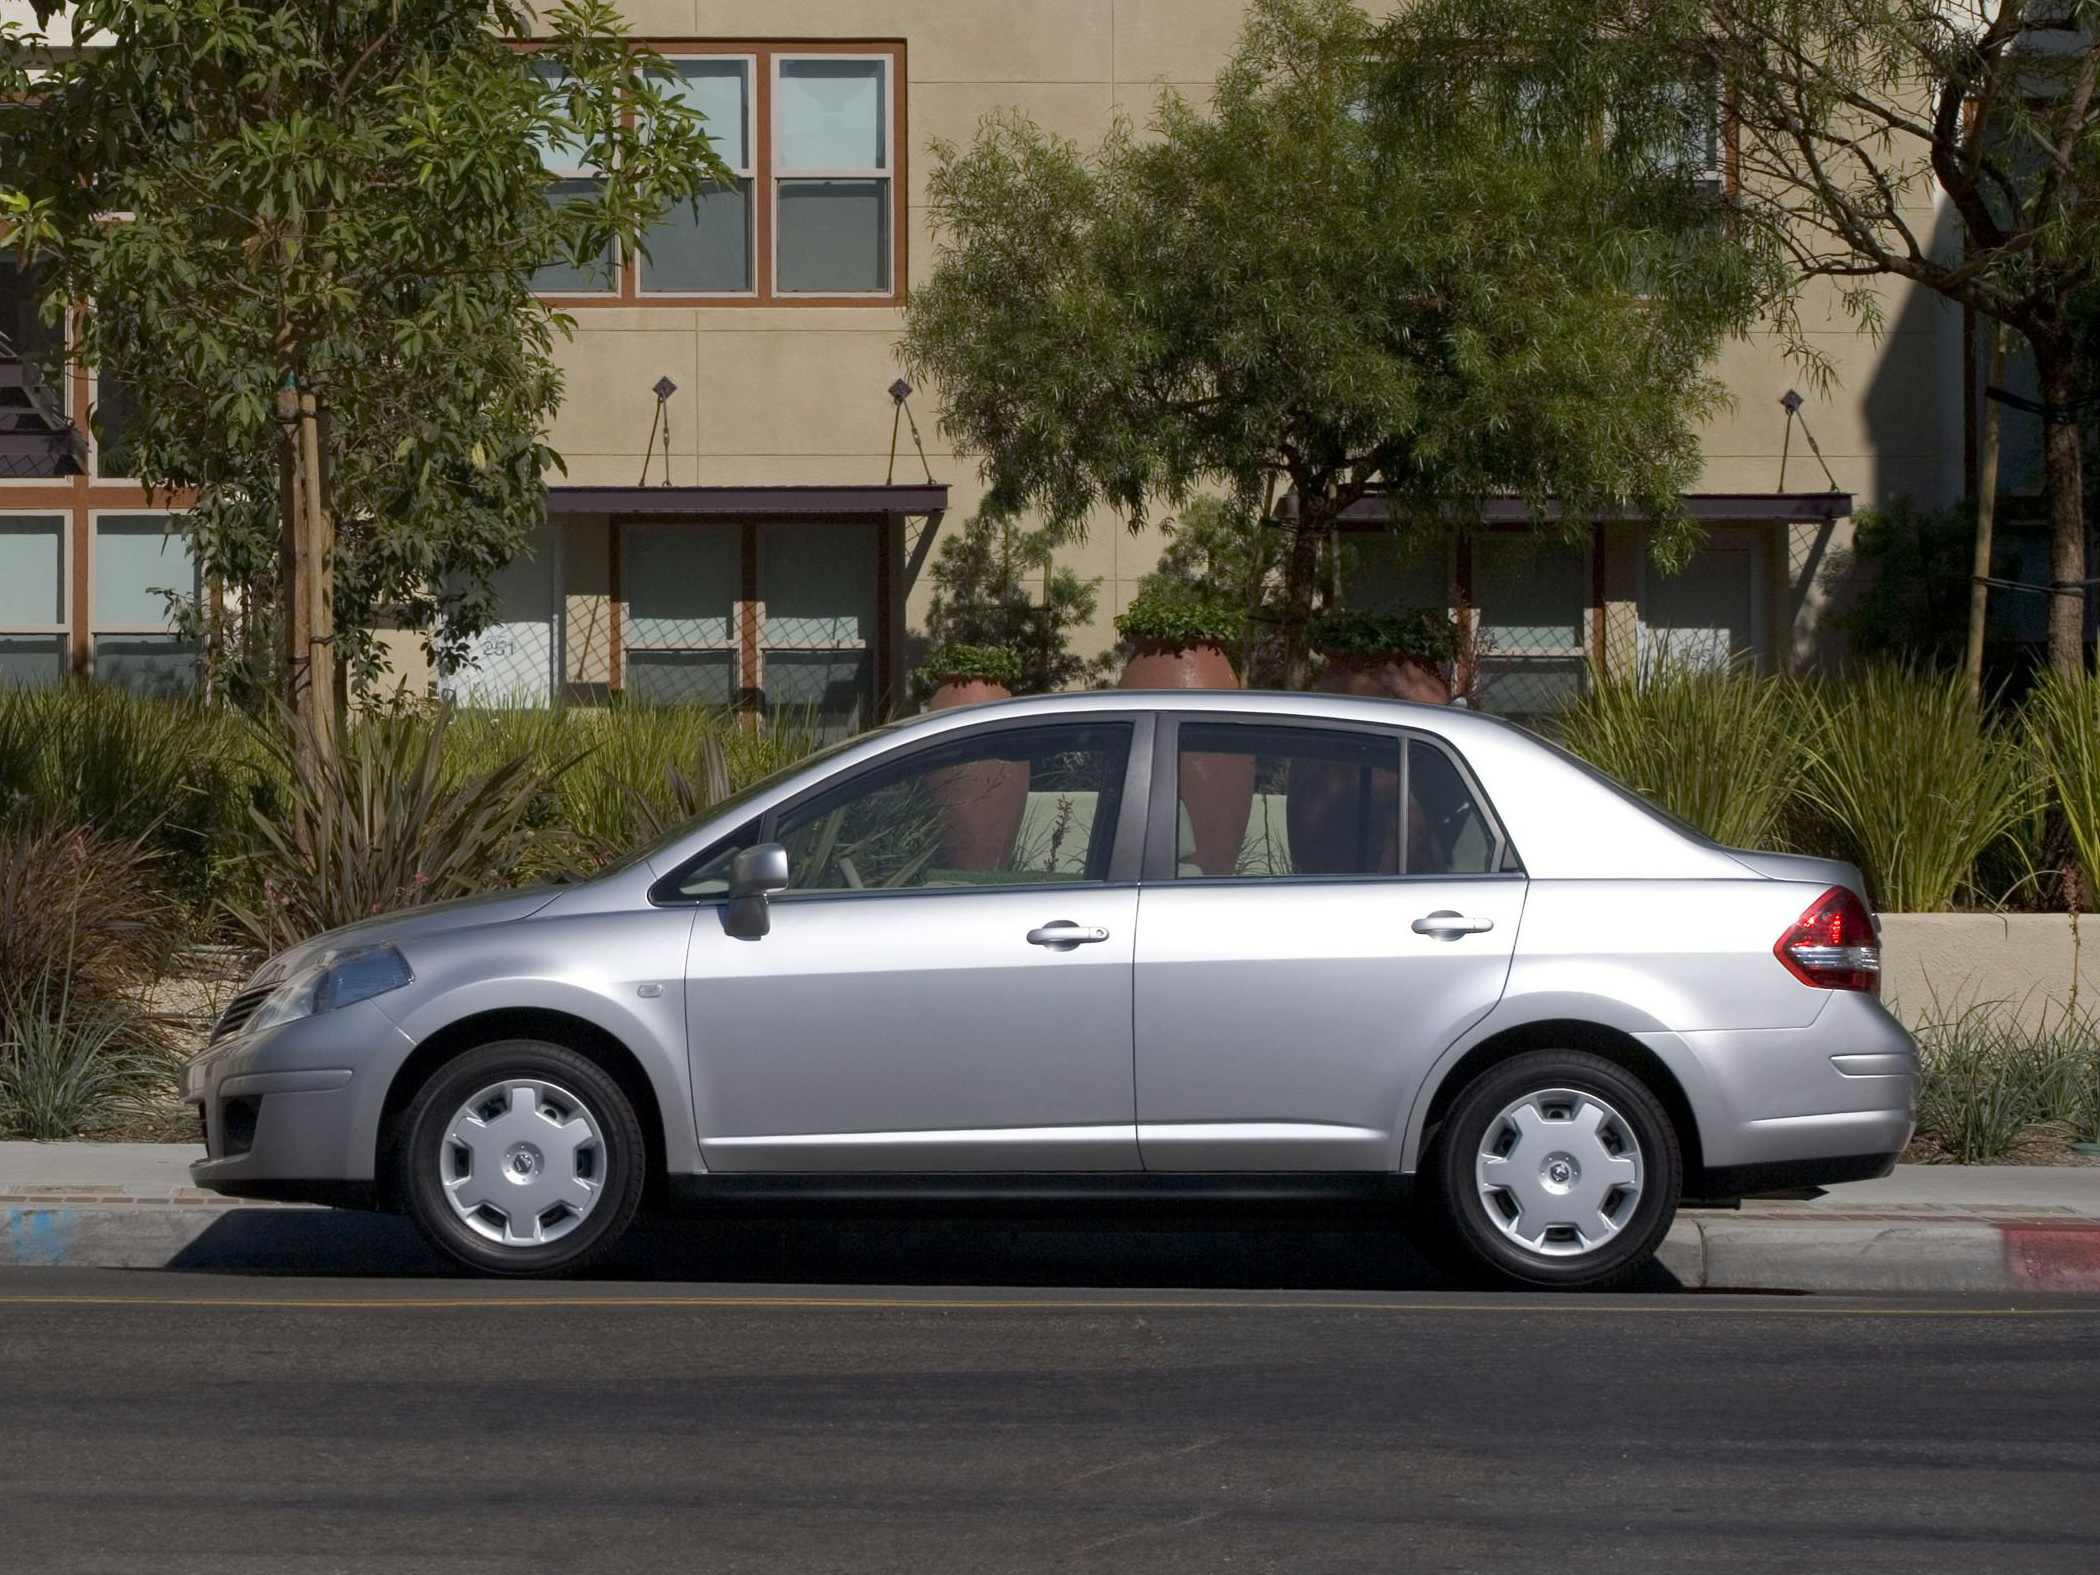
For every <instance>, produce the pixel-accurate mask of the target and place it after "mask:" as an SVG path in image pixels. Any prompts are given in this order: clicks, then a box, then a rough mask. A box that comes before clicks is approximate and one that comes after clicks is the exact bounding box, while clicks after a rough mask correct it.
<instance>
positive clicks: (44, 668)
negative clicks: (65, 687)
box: [0, 635, 66, 689]
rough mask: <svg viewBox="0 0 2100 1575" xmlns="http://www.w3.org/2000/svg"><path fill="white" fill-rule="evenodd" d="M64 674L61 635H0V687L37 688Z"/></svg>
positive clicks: (64, 664) (56, 680)
mask: <svg viewBox="0 0 2100 1575" xmlns="http://www.w3.org/2000/svg"><path fill="white" fill-rule="evenodd" d="M65 675H66V642H65V640H64V638H63V637H61V636H57V635H0V689H41V688H43V687H44V686H45V685H46V684H55V683H57V682H58V681H59V680H60V679H61V678H63V677H65Z"/></svg>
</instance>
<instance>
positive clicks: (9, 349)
mask: <svg viewBox="0 0 2100 1575" xmlns="http://www.w3.org/2000/svg"><path fill="white" fill-rule="evenodd" d="M43 282H44V270H43V269H42V268H41V267H37V268H30V269H28V270H26V271H25V270H24V269H23V268H22V266H21V264H19V263H18V262H16V261H15V260H14V259H13V258H12V257H7V258H0V334H5V335H6V336H7V343H6V344H5V345H0V358H4V359H8V360H28V359H30V358H32V357H41V356H44V355H47V354H50V353H52V352H54V351H56V350H57V349H58V348H59V347H60V346H61V345H62V344H64V342H65V329H64V326H63V325H62V324H60V323H47V322H45V321H44V320H43V316H42V314H41V313H40V312H39V311H38V310H37V301H38V298H39V297H40V296H41V295H42V293H43Z"/></svg>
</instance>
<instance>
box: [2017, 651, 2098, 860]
mask: <svg viewBox="0 0 2100 1575" xmlns="http://www.w3.org/2000/svg"><path fill="white" fill-rule="evenodd" d="M2021 715H2022V719H2023V720H2024V722H2025V723H2026V730H2027V744H2028V749H2029V751H2030V753H2031V754H2032V756H2033V759H2034V764H2035V770H2036V772H2037V774H2038V775H2039V776H2040V778H2041V783H2042V787H2043V789H2044V791H2045V792H2046V793H2047V795H2048V798H2047V803H2048V807H2049V808H2050V809H2051V810H2053V811H2054V812H2055V814H2056V816H2057V817H2058V818H2059V819H2060V821H2061V823H2062V827H2063V831H2064V834H2065V835H2066V836H2067V837H2068V838H2069V839H2070V843H2071V846H2072V848H2073V850H2075V852H2076V853H2077V855H2078V864H2079V867H2080V869H2081V870H2082V871H2083V872H2084V876H2085V887H2084V890H2085V892H2086V893H2087V901H2088V902H2090V900H2091V896H2090V894H2091V892H2092V891H2093V884H2092V883H2093V880H2094V878H2095V877H2096V876H2100V683H2096V682H2095V681H2094V680H2093V679H2092V678H2091V677H2089V676H2088V675H2086V674H2084V673H2081V674H2079V675H2078V676H2077V677H2076V678H2071V677H2066V676H2065V675H2064V674H2062V673H2057V672H2045V673H2043V674H2041V675H2040V677H2039V678H2038V679H2037V680H2036V682H2035V686H2034V688H2033V689H2032V690H2031V691H2030V692H2029V694H2028V696H2027V704H2026V706H2025V707H2024V708H2023V709H2022V712H2021Z"/></svg>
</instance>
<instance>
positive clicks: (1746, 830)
mask: <svg viewBox="0 0 2100 1575" xmlns="http://www.w3.org/2000/svg"><path fill="white" fill-rule="evenodd" d="M1560 723H1561V742H1562V743H1563V744H1565V745H1566V746H1567V747H1568V748H1569V749H1570V750H1572V751H1573V752H1574V753H1576V754H1578V755H1580V756H1581V757H1582V758H1583V759H1585V760H1587V761H1589V762H1590V764H1591V765H1593V766H1595V767H1597V769H1598V770H1600V771H1604V772H1606V773H1608V774H1610V775H1611V776H1614V777H1616V778H1618V779H1619V780H1620V781H1621V782H1624V783H1625V784H1626V785H1627V786H1628V787H1630V788H1632V789H1634V790H1635V791H1636V792H1638V793H1640V794H1641V795H1642V796H1643V797H1645V798H1647V799H1649V800H1651V801H1652V802H1654V803H1656V804H1658V805H1660V806H1661V807H1662V808H1664V809H1666V810H1668V811H1669V812H1670V813H1671V814H1673V815H1675V816H1677V817H1678V818H1679V819H1680V820H1683V821H1685V822H1686V823H1687V824H1689V825H1692V826H1696V827H1697V828H1698V829H1699V830H1701V831H1703V832H1705V833H1706V834H1707V835H1708V836H1709V837H1712V838H1713V839H1714V840H1715V841H1716V842H1719V843H1722V844H1724V845H1726V846H1728V847H1734V848H1755V847H1761V846H1764V845H1766V844H1768V843H1769V842H1771V840H1772V839H1773V836H1774V833H1775V832H1776V831H1777V830H1778V828H1779V826H1780V824H1781V822H1782V819H1783V817H1784V816H1785V814H1786V811H1787V808H1788V805H1789V802H1790V800H1791V798H1792V796H1793V794H1794V793H1795V791H1796V790H1797V787H1798V784H1799V781H1800V770H1801V744H1800V739H1799V736H1798V729H1797V718H1796V716H1795V707H1794V705H1793V703H1792V696H1791V694H1790V691H1789V688H1788V686H1787V685H1786V683H1785V682H1784V681H1783V680H1781V679H1777V678H1764V677H1760V676H1759V675H1758V674H1756V673H1755V672H1753V671H1751V670H1750V669H1748V668H1745V667H1734V668H1726V669H1720V670H1711V669H1699V668H1694V667H1692V666H1690V665H1689V664H1686V663H1683V662H1663V663H1657V664H1656V665H1655V666H1653V667H1652V668H1651V669H1650V670H1649V671H1648V672H1647V673H1646V674H1645V675H1643V676H1639V677H1614V676H1612V675H1609V674H1606V673H1603V672H1594V671H1593V672H1592V674H1591V677H1590V686H1589V690H1588V692H1587V693H1586V694H1584V695H1582V696H1581V697H1580V698H1578V699H1577V700H1576V701H1575V702H1574V704H1573V705H1571V706H1570V707H1569V708H1568V709H1567V710H1566V711H1564V712H1563V713H1562V714H1561V718H1560Z"/></svg>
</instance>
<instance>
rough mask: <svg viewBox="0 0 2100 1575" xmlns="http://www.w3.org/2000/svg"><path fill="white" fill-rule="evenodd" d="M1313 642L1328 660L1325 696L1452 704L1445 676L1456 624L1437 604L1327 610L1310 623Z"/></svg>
mask: <svg viewBox="0 0 2100 1575" xmlns="http://www.w3.org/2000/svg"><path fill="white" fill-rule="evenodd" d="M1312 645H1313V649H1314V650H1316V651H1318V652H1319V653H1320V655H1321V656H1322V657H1324V658H1325V659H1326V663H1327V666H1326V670H1325V671H1324V672H1323V673H1322V674H1321V675H1320V683H1319V687H1320V688H1321V689H1322V690H1323V691H1325V692H1326V693H1328V694H1338V695H1370V696H1374V697H1383V698H1385V699H1389V700H1421V701H1426V702H1427V703H1429V704H1431V705H1448V704H1450V702H1451V685H1450V682H1449V681H1448V680H1447V679H1446V677H1445V676H1444V675H1445V672H1446V669H1447V667H1448V665H1449V663H1450V661H1451V659H1452V657H1453V656H1454V655H1456V653H1457V651H1458V628H1457V626H1456V625H1455V624H1453V623H1452V621H1451V619H1450V616H1449V615H1448V614H1446V613H1445V612H1443V611H1442V610H1441V609H1439V608H1427V607H1417V608H1412V609H1410V610H1409V611H1407V612H1403V613H1364V612H1349V611H1337V612H1330V613H1327V614H1325V615H1323V616H1322V617H1321V618H1320V619H1319V620H1318V621H1317V622H1316V623H1314V625H1313V628H1312Z"/></svg>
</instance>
